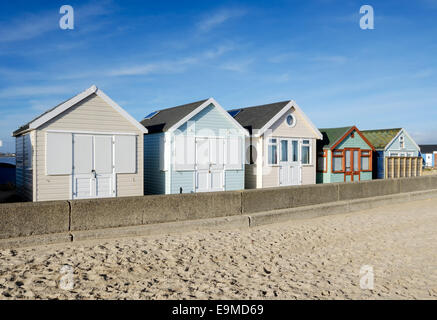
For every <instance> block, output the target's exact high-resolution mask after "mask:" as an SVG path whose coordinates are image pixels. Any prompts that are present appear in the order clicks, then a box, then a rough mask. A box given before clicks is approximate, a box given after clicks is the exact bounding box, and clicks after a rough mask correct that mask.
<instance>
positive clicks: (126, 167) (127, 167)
mask: <svg viewBox="0 0 437 320" xmlns="http://www.w3.org/2000/svg"><path fill="white" fill-rule="evenodd" d="M136 171H137V137H136V136H115V172H116V173H136Z"/></svg>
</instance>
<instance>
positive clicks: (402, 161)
mask: <svg viewBox="0 0 437 320" xmlns="http://www.w3.org/2000/svg"><path fill="white" fill-rule="evenodd" d="M422 162H423V159H422V157H386V158H385V178H386V179H395V178H409V177H420V176H422Z"/></svg>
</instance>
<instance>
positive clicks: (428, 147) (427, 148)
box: [419, 144, 437, 153]
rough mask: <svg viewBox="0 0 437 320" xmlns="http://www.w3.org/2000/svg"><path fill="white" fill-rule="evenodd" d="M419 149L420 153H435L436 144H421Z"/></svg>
mask: <svg viewBox="0 0 437 320" xmlns="http://www.w3.org/2000/svg"><path fill="white" fill-rule="evenodd" d="M419 147H420V152H421V153H433V152H434V151H435V152H437V144H421V145H420V146H419Z"/></svg>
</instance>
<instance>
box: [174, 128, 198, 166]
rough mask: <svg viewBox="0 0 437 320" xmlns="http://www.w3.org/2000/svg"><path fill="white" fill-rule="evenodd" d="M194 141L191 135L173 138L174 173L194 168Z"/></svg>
mask: <svg viewBox="0 0 437 320" xmlns="http://www.w3.org/2000/svg"><path fill="white" fill-rule="evenodd" d="M195 144H196V141H195V137H194V136H192V135H189V136H186V135H182V134H180V135H177V136H175V154H174V157H173V159H174V166H175V170H176V171H191V170H194V166H195V155H196V145H195Z"/></svg>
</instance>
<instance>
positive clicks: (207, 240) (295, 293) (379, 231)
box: [0, 199, 437, 299]
mask: <svg viewBox="0 0 437 320" xmlns="http://www.w3.org/2000/svg"><path fill="white" fill-rule="evenodd" d="M436 208H437V199H434V200H427V201H417V202H411V203H408V204H401V205H398V206H391V207H382V208H378V209H373V210H368V211H361V212H356V213H351V214H342V215H335V216H327V217H322V218H317V219H311V220H301V221H292V222H288V223H283V224H279V225H269V226H264V227H260V228H256V229H251V230H231V231H222V232H219V231H217V232H204V233H198V232H196V233H186V234H176V235H163V236H160V237H153V238H150V237H149V238H141V237H138V238H124V239H117V240H100V241H88V242H78V243H75V244H70V245H65V244H64V245H52V246H46V247H38V248H21V249H15V250H3V251H0V299H53V298H59V299H436V298H437V232H436V230H437V209H436ZM363 265H368V266H370V267H371V268H373V274H374V287H373V290H370V289H362V288H361V287H360V279H361V277H362V275H360V269H361V268H362V266H363ZM65 266H67V267H65ZM69 270H71V273H69ZM68 274H71V276H70V278H69V279H71V280H72V282H71V281H70V282H69V283H70V284H72V285H73V288H72V289H71V288H70V290H67V289H68V288H66V287H65V283H66V282H65V277H66V275H68ZM67 280H68V279H67ZM67 282H68V281H67ZM61 287H63V289H62V288H61Z"/></svg>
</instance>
